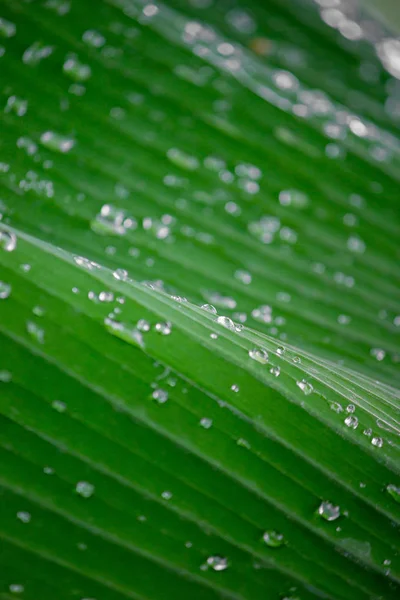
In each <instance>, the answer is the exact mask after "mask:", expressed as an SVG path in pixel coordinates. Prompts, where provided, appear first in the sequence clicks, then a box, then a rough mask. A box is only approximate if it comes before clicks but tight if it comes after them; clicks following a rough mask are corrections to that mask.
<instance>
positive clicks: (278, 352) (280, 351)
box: [276, 346, 285, 356]
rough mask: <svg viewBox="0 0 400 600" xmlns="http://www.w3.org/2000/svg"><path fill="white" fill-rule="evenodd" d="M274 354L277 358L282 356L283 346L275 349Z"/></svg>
mask: <svg viewBox="0 0 400 600" xmlns="http://www.w3.org/2000/svg"><path fill="white" fill-rule="evenodd" d="M276 353H277V354H278V355H279V356H282V355H283V354H285V348H284V347H283V346H279V348H277V349H276Z"/></svg>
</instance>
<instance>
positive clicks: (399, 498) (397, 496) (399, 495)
mask: <svg viewBox="0 0 400 600" xmlns="http://www.w3.org/2000/svg"><path fill="white" fill-rule="evenodd" d="M386 491H387V492H388V493H389V494H390V495H391V496H392V498H394V500H396V502H400V487H398V486H397V485H394V484H393V483H389V485H388V486H386Z"/></svg>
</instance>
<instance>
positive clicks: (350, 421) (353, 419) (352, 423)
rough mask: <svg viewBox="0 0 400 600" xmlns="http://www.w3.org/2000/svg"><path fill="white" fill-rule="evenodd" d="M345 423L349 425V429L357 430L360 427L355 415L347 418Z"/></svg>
mask: <svg viewBox="0 0 400 600" xmlns="http://www.w3.org/2000/svg"><path fill="white" fill-rule="evenodd" d="M344 423H345V425H347V427H351V429H357V427H358V419H357V417H355V416H354V415H349V416H348V417H346V418H345V420H344Z"/></svg>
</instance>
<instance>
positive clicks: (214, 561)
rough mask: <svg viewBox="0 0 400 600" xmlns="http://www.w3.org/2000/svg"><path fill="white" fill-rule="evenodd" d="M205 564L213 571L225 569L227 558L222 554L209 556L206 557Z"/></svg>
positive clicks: (227, 564)
mask: <svg viewBox="0 0 400 600" xmlns="http://www.w3.org/2000/svg"><path fill="white" fill-rule="evenodd" d="M207 565H208V566H209V567H211V568H212V569H213V570H214V571H225V569H227V568H228V566H229V563H228V559H227V558H223V557H222V556H209V557H208V558H207Z"/></svg>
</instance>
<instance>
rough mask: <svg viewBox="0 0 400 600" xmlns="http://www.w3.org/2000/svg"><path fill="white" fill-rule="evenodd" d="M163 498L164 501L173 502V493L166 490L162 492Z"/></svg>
mask: <svg viewBox="0 0 400 600" xmlns="http://www.w3.org/2000/svg"><path fill="white" fill-rule="evenodd" d="M161 497H162V498H164V500H171V498H172V492H170V491H169V490H165V491H164V492H162V494H161Z"/></svg>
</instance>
